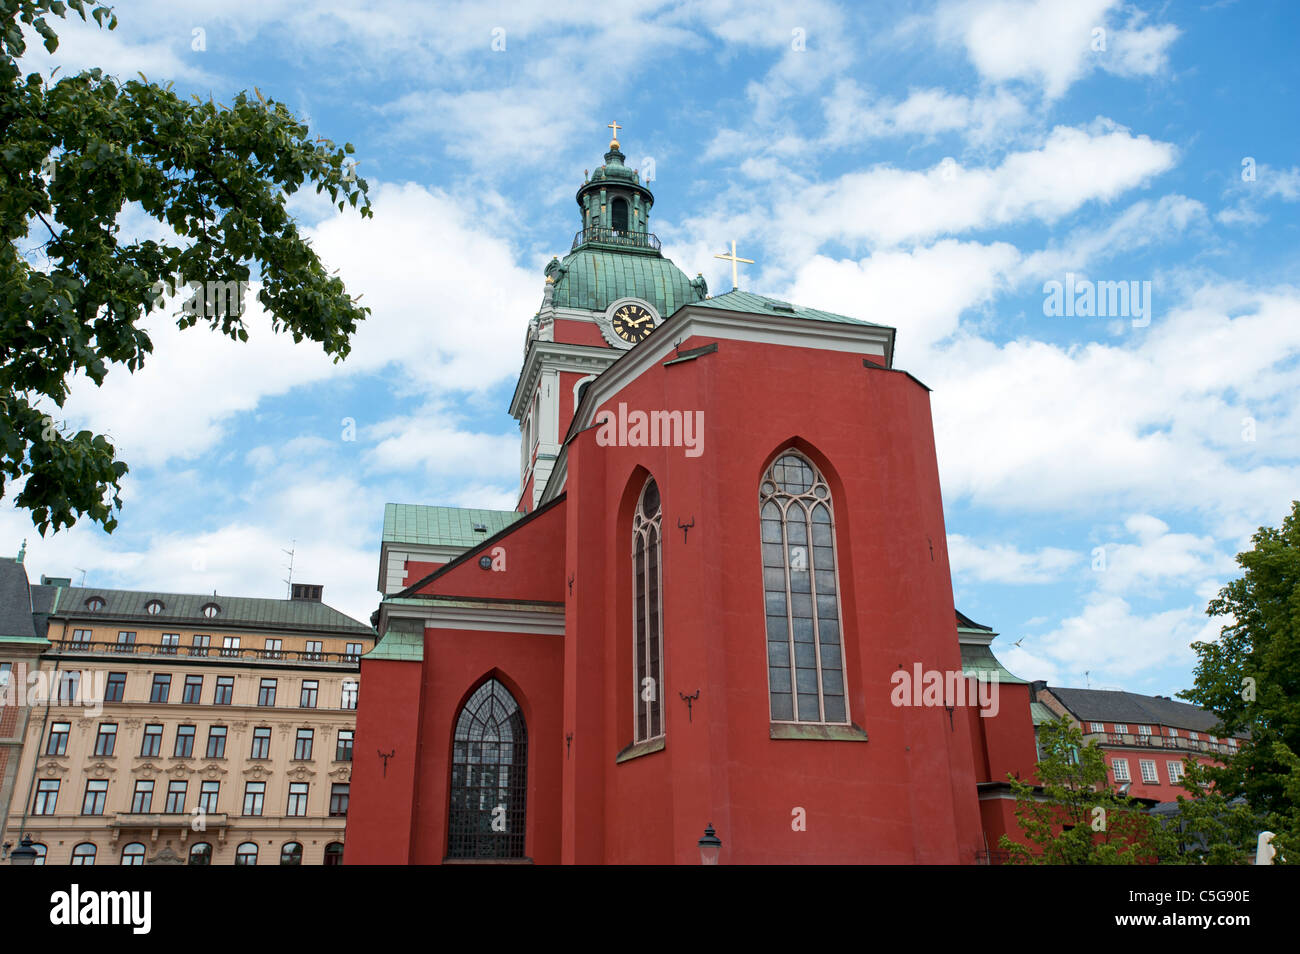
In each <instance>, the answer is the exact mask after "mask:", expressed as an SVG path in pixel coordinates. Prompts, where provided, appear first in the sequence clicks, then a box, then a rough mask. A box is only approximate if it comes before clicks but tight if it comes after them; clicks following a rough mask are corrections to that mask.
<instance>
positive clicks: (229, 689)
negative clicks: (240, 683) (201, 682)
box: [212, 676, 235, 706]
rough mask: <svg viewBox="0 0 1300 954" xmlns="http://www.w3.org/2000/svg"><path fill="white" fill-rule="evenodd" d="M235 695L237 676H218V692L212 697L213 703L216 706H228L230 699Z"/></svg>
mask: <svg viewBox="0 0 1300 954" xmlns="http://www.w3.org/2000/svg"><path fill="white" fill-rule="evenodd" d="M234 695H235V677H234V676H218V677H217V694H216V695H215V696H213V697H212V704H213V705H216V706H228V705H230V700H231V699H232V698H234Z"/></svg>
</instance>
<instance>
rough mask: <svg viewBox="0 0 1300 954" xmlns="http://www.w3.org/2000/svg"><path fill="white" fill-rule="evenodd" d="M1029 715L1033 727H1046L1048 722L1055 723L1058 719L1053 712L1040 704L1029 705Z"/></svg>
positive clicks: (1032, 703)
mask: <svg viewBox="0 0 1300 954" xmlns="http://www.w3.org/2000/svg"><path fill="white" fill-rule="evenodd" d="M1029 715H1030V716H1031V717H1032V718H1033V720H1034V725H1046V724H1047V723H1049V722H1055V721H1056V720H1057V719H1059V718H1060V716H1058V715H1057V714H1056V713H1055V712H1053V711H1052V710H1051V709H1049V708H1047V706H1045V705H1043V704H1042V703H1041V702H1031V703H1029Z"/></svg>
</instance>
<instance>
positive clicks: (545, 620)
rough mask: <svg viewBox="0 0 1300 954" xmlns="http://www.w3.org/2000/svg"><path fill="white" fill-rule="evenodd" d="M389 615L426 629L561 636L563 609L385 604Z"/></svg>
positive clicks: (390, 617) (493, 605)
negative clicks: (416, 621) (421, 624)
mask: <svg viewBox="0 0 1300 954" xmlns="http://www.w3.org/2000/svg"><path fill="white" fill-rule="evenodd" d="M385 606H386V608H387V610H388V612H387V616H388V619H390V620H392V619H418V620H420V621H421V622H423V624H424V626H425V628H426V629H467V630H474V631H481V632H494V633H531V634H533V635H537V636H563V635H564V610H563V609H562V608H559V607H556V608H554V609H550V608H548V609H539V608H532V607H529V608H519V607H514V606H509V605H504V606H502V605H497V604H492V603H479V604H472V605H457V606H447V605H440V604H438V603H430V604H429V605H428V606H413V605H409V604H400V605H395V604H392V603H388V604H385Z"/></svg>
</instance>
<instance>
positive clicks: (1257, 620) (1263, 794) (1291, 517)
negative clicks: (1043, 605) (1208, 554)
mask: <svg viewBox="0 0 1300 954" xmlns="http://www.w3.org/2000/svg"><path fill="white" fill-rule="evenodd" d="M1252 542H1253V544H1254V546H1253V547H1252V548H1251V549H1250V550H1247V551H1245V552H1243V553H1239V554H1237V563H1238V564H1239V565H1240V566H1241V567H1242V569H1243V571H1244V572H1243V573H1242V576H1241V577H1240V578H1238V579H1236V580H1233V581H1232V582H1231V583H1229V584H1228V585H1227V586H1225V587H1224V588H1223V589H1222V590H1220V591H1219V595H1218V596H1217V597H1216V598H1215V599H1213V600H1211V601H1210V604H1209V607H1208V608H1207V610H1206V612H1207V613H1208V614H1209V615H1210V616H1224V617H1227V618H1228V620H1229V621H1228V622H1227V623H1225V624H1224V626H1223V627H1222V629H1221V630H1220V635H1219V639H1218V640H1217V641H1215V642H1212V643H1194V644H1193V646H1192V648H1193V649H1194V650H1195V651H1196V655H1197V657H1198V662H1197V666H1196V672H1195V681H1194V685H1193V688H1191V689H1189V690H1188V691H1186V692H1183V693H1181V694H1180V695H1181V697H1182V698H1184V699H1187V700H1189V701H1191V702H1194V703H1196V704H1198V705H1200V706H1203V707H1204V708H1206V709H1209V710H1210V711H1212V712H1213V713H1214V714H1215V715H1216V716H1218V717H1219V721H1220V728H1219V730H1218V731H1219V733H1220V734H1222V735H1232V734H1235V733H1239V732H1247V733H1249V738H1248V739H1246V740H1245V741H1244V742H1243V743H1242V745H1241V746H1240V747H1239V748H1238V750H1237V752H1236V753H1235V754H1234V755H1233V756H1231V757H1230V758H1229V759H1228V760H1227V761H1226V763H1225V764H1224V765H1223V766H1222V767H1211V768H1209V769H1208V770H1207V777H1208V779H1209V781H1210V782H1212V783H1213V785H1214V787H1215V789H1216V791H1218V792H1219V793H1221V794H1222V795H1223V796H1224V797H1226V798H1232V797H1234V796H1238V795H1240V796H1244V797H1245V799H1246V801H1247V803H1248V804H1249V805H1250V807H1251V809H1253V810H1254V811H1255V812H1256V813H1258V814H1259V815H1261V816H1263V818H1264V820H1265V824H1267V825H1268V826H1269V828H1270V829H1271V830H1272V831H1274V832H1276V835H1277V837H1276V839H1275V840H1274V845H1275V847H1276V848H1277V849H1278V852H1279V856H1281V857H1279V859H1277V860H1282V858H1283V857H1284V858H1287V859H1291V860H1293V861H1294V860H1296V859H1300V758H1297V753H1300V501H1293V502H1292V505H1291V513H1290V514H1288V515H1287V516H1286V518H1284V519H1283V521H1282V526H1281V527H1280V528H1273V527H1260V528H1259V530H1258V531H1257V532H1256V533H1255V535H1254V536H1253V537H1252Z"/></svg>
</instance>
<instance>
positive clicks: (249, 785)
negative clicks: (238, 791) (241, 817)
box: [244, 782, 266, 815]
mask: <svg viewBox="0 0 1300 954" xmlns="http://www.w3.org/2000/svg"><path fill="white" fill-rule="evenodd" d="M265 797H266V783H265V782H245V783H244V814H245V815H260V814H262V799H263V798H265Z"/></svg>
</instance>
